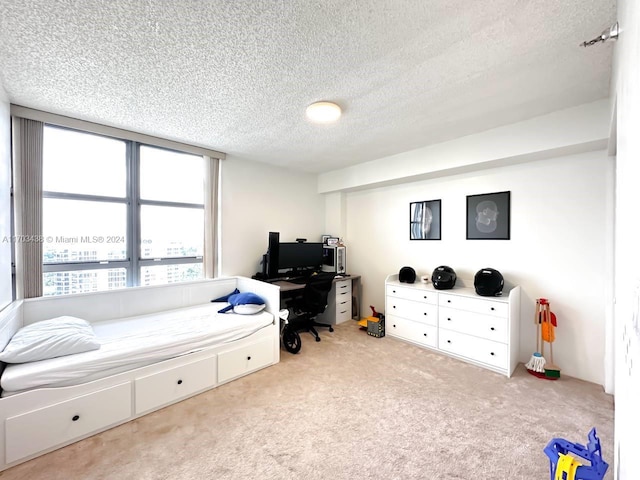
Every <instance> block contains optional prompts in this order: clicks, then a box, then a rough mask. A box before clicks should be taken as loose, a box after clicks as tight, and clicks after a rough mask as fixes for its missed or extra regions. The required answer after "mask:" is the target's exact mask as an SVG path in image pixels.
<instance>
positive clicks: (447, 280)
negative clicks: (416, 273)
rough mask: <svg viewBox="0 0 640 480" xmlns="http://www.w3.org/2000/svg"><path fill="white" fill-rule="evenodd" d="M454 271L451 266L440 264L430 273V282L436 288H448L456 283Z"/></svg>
mask: <svg viewBox="0 0 640 480" xmlns="http://www.w3.org/2000/svg"><path fill="white" fill-rule="evenodd" d="M457 278H458V277H457V276H456V272H455V271H454V270H453V268H451V267H447V266H446V265H442V266H440V267H437V268H436V269H435V270H434V271H433V274H432V275H431V283H433V287H434V288H435V289H437V290H448V289H450V288H453V286H454V285H455V284H456V279H457Z"/></svg>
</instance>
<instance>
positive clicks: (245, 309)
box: [233, 303, 267, 315]
mask: <svg viewBox="0 0 640 480" xmlns="http://www.w3.org/2000/svg"><path fill="white" fill-rule="evenodd" d="M266 306H267V305H266V304H264V303H261V304H259V305H258V304H255V303H245V304H244V305H236V306H235V307H233V313H239V314H240V315H253V314H254V313H258V312H261V311H262V310H264V309H265V307H266Z"/></svg>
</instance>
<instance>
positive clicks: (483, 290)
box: [473, 268, 504, 297]
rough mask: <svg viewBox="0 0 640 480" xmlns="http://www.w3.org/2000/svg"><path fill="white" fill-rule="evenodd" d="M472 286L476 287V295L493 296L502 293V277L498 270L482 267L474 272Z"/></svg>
mask: <svg viewBox="0 0 640 480" xmlns="http://www.w3.org/2000/svg"><path fill="white" fill-rule="evenodd" d="M473 286H474V287H476V293H477V294H478V295H482V296H483V297H495V296H497V295H501V294H502V287H504V278H503V277H502V274H501V273H500V272H499V271H498V270H494V269H493V268H483V269H482V270H478V273H476V276H475V277H474V279H473Z"/></svg>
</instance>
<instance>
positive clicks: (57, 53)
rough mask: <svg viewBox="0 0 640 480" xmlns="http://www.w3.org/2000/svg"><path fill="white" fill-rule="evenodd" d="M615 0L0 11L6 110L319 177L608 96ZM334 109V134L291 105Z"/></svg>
mask: <svg viewBox="0 0 640 480" xmlns="http://www.w3.org/2000/svg"><path fill="white" fill-rule="evenodd" d="M613 22H615V1H614V0H562V1H559V0H491V1H489V0H486V1H478V0H375V1H363V0H235V1H234V0H227V1H222V0H218V1H201V0H175V1H169V0H146V1H143V0H137V1H133V0H131V1H123V0H20V1H17V0H0V83H1V84H2V85H3V86H4V89H5V90H6V92H7V93H8V95H9V99H10V101H11V102H12V103H14V104H18V105H23V106H27V107H32V108H36V109H41V110H45V111H49V112H54V113H59V114H63V115H68V116H72V117H76V118H81V119H85V120H90V121H94V122H99V123H103V124H106V125H112V126H117V127H122V128H126V129H129V130H134V131H138V132H142V133H147V134H152V135H156V136H162V137H166V138H170V139H176V140H180V141H183V142H187V143H193V144H197V145H202V146H206V147H210V148H213V149H215V150H220V151H223V152H226V153H228V154H229V155H232V156H239V157H243V158H247V159H251V160H256V161H261V162H267V163H272V164H275V165H280V166H284V167H289V168H293V169H296V170H302V171H308V172H324V171H328V170H334V169H337V168H341V167H343V166H347V165H353V164H356V163H360V162H364V161H368V160H372V159H375V158H380V157H382V156H386V155H391V154H394V153H399V152H402V151H407V150H411V149H414V148H418V147H421V146H425V145H428V144H432V143H436V142H441V141H445V140H449V139H452V138H456V137H460V136H463V135H468V134H470V133H474V132H478V131H482V130H486V129H489V128H493V127H496V126H499V125H504V124H508V123H512V122H514V121H518V120H522V119H525V118H529V117H532V116H536V115H540V114H544V113H547V112H551V111H554V110H558V109H561V108H566V107H569V106H573V105H577V104H580V103H585V102H589V101H593V100H596V99H600V98H603V97H606V96H607V95H608V93H609V80H610V71H611V59H612V49H613V46H612V43H611V42H610V43H607V44H599V45H596V46H593V47H591V48H581V47H578V44H579V43H580V42H582V41H584V40H587V39H590V38H593V37H594V36H596V35H598V34H599V33H600V32H601V31H602V30H604V29H605V28H608V27H609V26H610V25H611V24H612V23H613ZM317 100H332V101H336V102H337V103H339V104H340V105H341V106H342V107H343V109H344V112H343V116H342V118H341V119H340V121H339V122H338V123H337V124H334V125H330V126H327V125H324V126H318V125H312V124H309V123H308V122H307V121H306V120H305V118H304V110H305V108H306V106H307V105H308V104H310V103H312V102H314V101H317Z"/></svg>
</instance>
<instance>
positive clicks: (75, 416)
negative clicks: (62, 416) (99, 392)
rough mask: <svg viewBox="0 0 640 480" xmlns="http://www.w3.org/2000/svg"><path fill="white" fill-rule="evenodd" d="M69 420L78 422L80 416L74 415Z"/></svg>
mask: <svg viewBox="0 0 640 480" xmlns="http://www.w3.org/2000/svg"><path fill="white" fill-rule="evenodd" d="M71 420H73V421H74V422H77V421H78V420H80V415H74V416H73V418H72V419H71Z"/></svg>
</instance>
